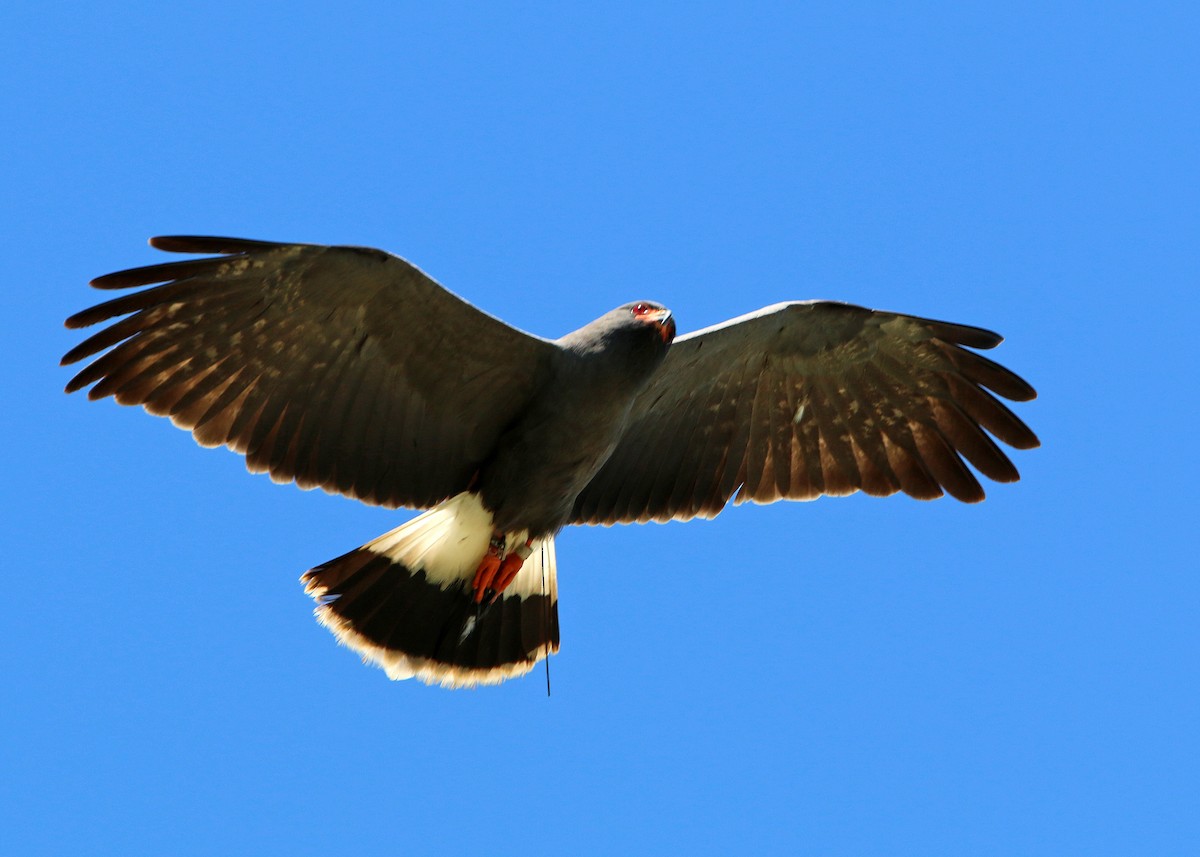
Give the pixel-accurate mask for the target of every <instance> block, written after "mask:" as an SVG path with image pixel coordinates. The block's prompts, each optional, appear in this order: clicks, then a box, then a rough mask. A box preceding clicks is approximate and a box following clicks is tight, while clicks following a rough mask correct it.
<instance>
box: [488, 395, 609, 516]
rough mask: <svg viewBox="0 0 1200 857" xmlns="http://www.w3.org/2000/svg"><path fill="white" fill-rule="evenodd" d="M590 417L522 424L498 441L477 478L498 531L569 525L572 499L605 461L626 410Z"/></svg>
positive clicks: (573, 500)
mask: <svg viewBox="0 0 1200 857" xmlns="http://www.w3.org/2000/svg"><path fill="white" fill-rule="evenodd" d="M588 416H589V417H590V418H589V419H578V420H570V421H566V420H561V419H554V420H548V421H545V422H541V423H538V424H536V425H528V424H526V425H525V426H524V427H523V429H524V430H522V431H515V432H512V433H511V434H510V435H509V437H510V438H512V440H511V441H510V442H508V443H504V442H502V444H501V446H500V448H499V450H498V451H497V454H496V456H495V457H494V458H493V459H492V461H491V462H489V464H488V466H486V467H485V468H484V469H483V470H482V471H481V473H480V480H479V483H480V484H479V488H480V492H481V493H482V495H483V501H484V505H486V506H487V507H488V508H489V509H492V510H493V512H494V514H495V521H496V528H497V529H499V530H501V531H503V532H510V531H515V530H528V531H529V532H530V534H531V535H534V536H540V535H547V534H549V533H553V532H554V531H556V530H558V529H560V528H561V527H562V526H563V525H564V524H565V523H566V522H567V520H568V519H569V518H570V514H571V510H572V508H573V507H574V505H575V498H576V497H578V496H579V493H580V492H581V491H582V490H583V489H584V488H585V487H586V486H587V484H588V482H590V481H591V479H592V477H593V476H595V475H596V472H597V471H598V470H599V469H600V468H601V467H602V466H603V465H604V462H606V461H607V460H608V457H609V456H610V455H611V454H612V451H613V449H614V448H615V447H616V444H617V440H618V439H619V437H620V433H621V431H622V430H623V428H624V423H625V410H622V411H621V412H620V413H618V414H609V413H596V412H594V411H591V412H589V413H588Z"/></svg>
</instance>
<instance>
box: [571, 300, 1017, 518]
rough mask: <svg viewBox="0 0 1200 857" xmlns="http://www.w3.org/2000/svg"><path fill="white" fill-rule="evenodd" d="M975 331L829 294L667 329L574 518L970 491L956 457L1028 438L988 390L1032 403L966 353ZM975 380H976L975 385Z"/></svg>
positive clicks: (991, 457) (961, 495)
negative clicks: (665, 343) (666, 340)
mask: <svg viewBox="0 0 1200 857" xmlns="http://www.w3.org/2000/svg"><path fill="white" fill-rule="evenodd" d="M1000 341H1001V337H999V336H998V335H996V334H994V333H992V332H990V331H987V330H983V329H981V328H976V327H969V326H965V325H958V324H951V323H948V322H941V321H935V320H932V319H923V318H916V317H914V316H906V315H898V314H894V313H887V312H879V311H875V310H869V309H865V308H863V307H858V306H853V305H850V304H842V303H835V302H831V301H807V302H796V303H788V304H778V305H776V306H771V307H766V308H765V309H762V310H759V311H758V312H756V313H751V314H749V315H747V316H743V317H741V318H737V319H733V320H732V321H728V322H725V323H724V324H720V325H717V326H715V327H711V328H708V329H706V330H702V331H698V332H696V333H692V334H689V335H687V336H683V337H680V338H679V339H677V340H676V341H675V343H674V344H673V345H672V346H671V350H670V351H669V352H668V355H667V358H666V360H665V361H664V362H663V364H662V366H661V367H660V369H659V371H658V373H657V374H656V375H655V376H654V378H653V379H652V380H651V381H650V383H649V384H648V385H647V387H646V388H645V389H644V390H643V392H642V393H641V394H640V396H639V398H638V400H637V402H636V403H635V405H634V408H633V416H632V417H631V420H630V423H629V427H628V429H627V430H626V433H625V434H624V436H623V437H622V439H621V442H620V443H619V444H618V445H617V447H616V449H615V450H614V452H613V454H612V456H611V457H610V458H609V459H608V461H607V462H606V463H605V465H604V467H603V468H602V469H601V470H600V472H599V473H597V474H596V476H595V478H594V479H593V480H592V482H591V483H590V484H589V485H588V486H587V488H585V489H584V491H583V492H582V493H581V494H580V496H579V498H578V501H577V502H576V505H575V510H574V515H573V522H574V523H580V524H613V523H627V522H633V521H649V520H655V521H666V520H672V519H675V520H686V519H689V518H693V517H713V516H715V515H716V514H717V513H718V512H720V511H721V509H723V508H724V507H725V505H726V503H727V502H728V501H729V500H730V499H733V501H734V502H735V503H741V502H746V501H751V502H755V503H771V502H774V501H776V500H782V499H791V500H811V499H815V498H816V497H819V496H821V495H825V494H828V495H844V494H850V493H853V492H855V491H863V492H864V493H867V494H870V495H873V496H887V495H890V494H894V493H897V492H900V491H903V492H904V493H907V494H910V495H911V496H913V497H917V498H920V499H932V498H935V497H939V496H942V494H943V493H949V494H950V495H952V496H954V497H956V498H958V499H960V500H963V501H966V502H977V501H979V500H982V499H983V496H984V493H983V488H982V487H981V486H980V485H979V482H978V480H977V479H976V478H975V475H974V474H973V473H972V471H971V469H970V468H968V467H967V466H966V464H965V463H964V461H963V459H964V458H965V459H966V460H967V461H969V462H970V463H971V465H973V466H974V467H975V468H976V469H977V470H978V471H979V472H980V473H982V474H983V475H985V476H987V477H988V478H990V479H993V480H996V481H999V482H1012V481H1016V479H1017V478H1018V474H1017V470H1016V468H1015V467H1014V466H1013V464H1012V462H1011V461H1009V459H1008V457H1007V456H1006V455H1005V454H1004V452H1003V451H1001V449H1000V447H999V446H998V445H997V444H996V442H995V440H993V437H995V438H997V439H999V440H1001V441H1003V442H1004V443H1007V444H1009V445H1010V446H1013V447H1016V448H1019V449H1028V448H1032V447H1035V446H1037V445H1038V440H1037V437H1036V436H1035V435H1034V434H1033V432H1032V431H1030V429H1029V428H1028V427H1027V426H1026V425H1025V424H1024V423H1022V422H1021V421H1020V420H1019V419H1018V418H1017V417H1016V416H1015V415H1013V414H1012V412H1011V411H1009V410H1008V408H1006V407H1005V406H1004V405H1002V404H1001V403H1000V402H999V401H998V400H997V399H996V398H995V396H993V395H992V394H991V393H989V392H988V390H991V391H992V393H996V394H998V395H999V396H1003V397H1005V398H1008V399H1012V400H1016V401H1025V400H1028V399H1032V398H1034V397H1035V395H1036V394H1035V392H1034V390H1033V388H1032V387H1030V386H1029V385H1028V384H1027V383H1026V382H1025V381H1023V380H1022V379H1020V378H1019V377H1018V376H1016V375H1015V374H1013V373H1012V372H1010V371H1009V370H1007V369H1005V368H1004V367H1002V366H999V365H998V364H996V363H993V362H992V361H990V360H988V359H987V358H985V357H982V356H981V355H979V354H976V353H975V352H973V351H969V350H967V349H968V348H992V347H994V346H995V345H997V344H999V342H1000ZM985 388H986V389H985Z"/></svg>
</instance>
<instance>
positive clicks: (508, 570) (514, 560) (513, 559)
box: [492, 539, 533, 595]
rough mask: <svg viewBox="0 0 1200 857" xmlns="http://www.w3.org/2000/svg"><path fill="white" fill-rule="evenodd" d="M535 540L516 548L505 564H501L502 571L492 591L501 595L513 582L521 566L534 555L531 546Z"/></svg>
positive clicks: (505, 560)
mask: <svg viewBox="0 0 1200 857" xmlns="http://www.w3.org/2000/svg"><path fill="white" fill-rule="evenodd" d="M532 544H533V539H530V540H529V541H527V542H525V544H524V546H522V547H518V548H514V549H513V550H512V552H511V553H509V554H508V556H506V557H505V558H504V562H502V563H501V564H500V571H499V572H498V573H497V574H496V581H495V583H493V584H492V589H494V590H495V591H496V594H497V595H499V594H500V593H501V592H503V591H504V590H505V588H506V587H507V586H508V585H509V584H510V583H512V582H513V578H514V577H516V576H517V573H518V572H519V571H520V570H521V566H523V565H525V560H526V559H528V558H529V554H530V553H532V550H531V546H532Z"/></svg>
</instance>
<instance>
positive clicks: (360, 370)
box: [62, 236, 556, 508]
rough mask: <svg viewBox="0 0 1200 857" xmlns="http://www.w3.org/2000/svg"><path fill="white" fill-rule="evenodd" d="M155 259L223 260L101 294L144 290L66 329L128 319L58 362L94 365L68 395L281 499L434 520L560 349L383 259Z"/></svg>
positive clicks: (325, 250) (315, 254) (312, 249)
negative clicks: (210, 449) (256, 478)
mask: <svg viewBox="0 0 1200 857" xmlns="http://www.w3.org/2000/svg"><path fill="white" fill-rule="evenodd" d="M151 244H152V245H153V246H155V247H157V248H159V249H163V250H168V251H172V252H181V253H218V254H224V255H218V256H210V257H207V258H202V259H189V260H184V261H179V262H169V263H166V264H161V265H153V266H149V267H143V268H135V269H132V270H128V271H120V272H117V273H114V274H108V275H106V276H103V277H99V278H97V279H96V280H93V281H92V285H93V286H95V287H96V288H100V289H126V288H137V287H143V286H148V287H149V288H142V289H141V290H140V291H136V292H133V293H131V294H128V295H125V296H123V297H119V298H116V299H114V300H111V301H108V302H106V303H102V304H100V305H98V306H95V307H92V308H91V309H87V310H84V311H83V312H80V313H77V314H76V315H74V316H72V317H71V318H69V319H68V320H67V326H68V327H72V328H78V327H86V326H89V325H92V324H96V323H99V322H108V321H110V320H112V319H117V318H118V317H120V316H124V318H120V319H119V320H117V321H113V322H112V323H111V324H109V325H108V326H106V327H104V328H102V329H101V330H100V331H99V332H98V333H96V334H94V335H93V336H91V337H90V338H89V339H87V340H85V341H84V342H82V343H80V344H79V345H78V346H76V347H75V348H73V349H72V350H71V351H70V352H68V353H67V355H66V356H65V357H64V358H63V361H62V362H63V363H64V364H68V363H74V362H76V361H79V360H82V359H84V358H88V357H94V358H95V359H94V360H93V361H92V362H91V363H90V364H89V365H87V366H86V367H84V368H83V369H82V370H81V371H80V372H79V373H78V374H77V375H76V376H75V377H74V378H73V379H72V380H71V381H70V383H69V384H68V385H67V392H73V391H75V390H78V389H81V388H83V387H86V386H87V385H89V384H94V386H93V387H92V389H91V390H90V391H89V393H88V396H89V398H92V399H98V398H103V397H104V396H110V395H111V396H113V397H114V398H115V399H116V400H117V401H118V402H120V403H121V404H126V405H142V406H143V407H144V408H145V409H146V410H147V411H149V412H150V413H154V414H159V415H165V416H170V418H171V420H172V422H174V423H175V424H176V425H178V426H180V427H182V428H186V429H189V430H190V431H191V432H192V434H193V435H194V436H195V438H196V440H197V441H199V442H200V443H201V444H203V445H205V446H221V445H224V446H228V447H230V448H231V449H234V450H236V451H237V452H239V453H242V454H244V455H245V456H246V464H247V467H248V468H249V469H250V470H252V471H256V472H261V471H266V472H268V473H270V475H271V477H272V478H273V479H275V480H276V481H281V482H287V481H295V482H296V483H297V484H298V485H300V486H301V487H303V488H312V487H320V488H323V489H325V490H326V491H330V492H336V493H340V494H345V495H348V496H351V497H356V498H358V499H360V500H363V501H365V502H368V503H374V504H379V505H383V506H393V507H394V506H410V507H416V508H425V507H429V506H432V505H434V504H436V503H437V502H439V501H441V500H442V499H445V498H446V497H448V496H450V495H451V494H453V493H456V492H457V491H460V490H462V489H463V488H465V487H466V484H467V483H468V481H469V480H470V478H471V477H472V475H473V473H474V471H475V468H476V467H477V466H478V463H479V461H480V459H481V458H482V457H483V456H484V455H486V453H487V452H489V451H490V449H491V447H492V445H493V444H494V442H495V440H496V439H497V438H498V437H499V435H500V433H501V432H502V431H503V430H504V428H505V427H506V426H507V425H508V423H509V422H510V421H511V420H512V419H513V417H514V416H515V414H516V413H517V411H518V410H519V409H520V408H521V406H522V405H523V404H524V403H525V402H526V401H527V400H528V399H529V397H530V396H531V395H532V394H533V392H534V391H535V390H536V389H537V388H538V386H540V384H542V383H543V381H544V379H545V377H546V373H547V369H548V366H549V363H550V361H551V360H552V359H553V354H554V352H555V349H556V346H554V345H553V343H550V342H548V341H546V340H543V339H540V338H537V337H534V336H530V335H528V334H525V333H523V332H521V331H519V330H516V329H515V328H512V327H510V326H508V325H507V324H505V323H504V322H502V321H500V320H499V319H496V318H494V317H492V316H490V315H488V314H486V313H484V312H483V311H481V310H479V309H477V308H475V307H473V306H471V305H470V304H468V303H467V302H466V301H463V300H462V299H461V298H459V297H457V296H456V295H454V294H452V293H451V292H449V291H447V290H446V289H444V288H442V287H441V286H440V285H438V284H437V283H436V282H434V281H433V280H432V279H430V278H429V277H427V276H426V275H425V274H424V273H422V272H421V271H420V270H418V269H417V268H416V267H414V266H412V265H410V264H409V263H408V262H406V261H404V260H402V259H400V258H398V257H396V256H392V255H390V254H388V253H384V252H382V251H379V250H373V249H369V248H359V247H326V246H320V245H311V244H275V243H271V242H263V241H246V240H242V239H231V238H200V237H187V236H173V237H164V238H154V239H151ZM106 349H108V350H107V352H106V353H103V354H101V352H105V350H106ZM96 355H99V356H96Z"/></svg>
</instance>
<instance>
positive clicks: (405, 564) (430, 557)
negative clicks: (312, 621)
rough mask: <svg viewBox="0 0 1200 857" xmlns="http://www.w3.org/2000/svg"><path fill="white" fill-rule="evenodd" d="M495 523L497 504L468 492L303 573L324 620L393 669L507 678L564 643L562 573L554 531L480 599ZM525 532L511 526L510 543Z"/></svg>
mask: <svg viewBox="0 0 1200 857" xmlns="http://www.w3.org/2000/svg"><path fill="white" fill-rule="evenodd" d="M491 533H492V516H491V514H490V513H489V512H488V511H487V510H486V509H484V507H483V505H482V503H480V501H479V498H478V496H477V495H475V494H470V493H463V494H459V495H458V496H456V497H452V498H451V499H449V500H447V501H446V502H444V503H442V504H441V505H439V506H437V507H435V508H433V509H431V510H429V511H428V512H426V513H424V514H423V515H420V516H419V517H416V518H414V519H413V520H411V521H409V522H408V523H406V524H403V525H402V526H400V527H397V528H396V529H394V530H392V531H391V532H389V533H385V534H384V535H382V536H380V537H379V538H377V539H375V540H373V541H370V542H367V544H365V545H363V546H362V547H360V548H357V549H356V550H353V551H350V553H347V554H344V555H343V556H340V557H338V558H337V559H334V560H330V561H329V562H327V563H325V564H324V565H319V566H317V567H316V568H313V569H311V570H309V571H308V572H306V573H305V574H304V575H303V576H302V577H301V578H300V579H301V581H302V582H303V583H304V584H305V592H307V593H308V594H309V595H311V596H312V597H313V598H314V599H315V600H316V601H317V605H318V606H317V609H316V616H317V619H318V621H320V622H321V624H323V625H325V626H326V627H327V628H329V629H330V630H331V631H333V633H334V635H335V636H336V637H337V638H338V641H339V642H340V643H342V644H343V645H345V646H348V647H349V648H351V649H353V650H354V651H356V652H358V653H359V654H360V655H362V658H363V660H364V661H365V662H372V663H376V664H378V665H379V666H381V667H382V668H383V669H384V670H385V671H386V672H387V674H388V676H389V677H390V678H393V679H405V678H411V677H413V676H415V677H416V678H418V679H420V680H421V681H424V682H426V683H428V684H441V685H443V686H446V687H468V686H472V685H476V684H498V683H499V682H502V681H504V680H505V679H508V678H512V677H513V676H518V675H522V674H524V673H527V672H529V671H530V670H531V669H533V667H534V665H535V664H537V662H538V661H540V660H542V659H543V658H545V657H546V656H547V655H548V654H552V653H554V652H557V651H558V643H559V637H558V583H557V580H556V577H555V562H554V539H553V537H547V538H544V539H538V540H535V541H534V542H533V545H532V548H533V552H532V553H531V554H530V556H529V558H528V559H527V560H526V561H525V565H524V566H523V567H522V568H521V571H520V572H519V573H518V574H517V576H516V577H515V578H514V579H513V581H512V583H511V584H509V585H508V586H507V587H506V588H505V590H504V592H502V593H501V594H500V596H499V597H497V598H496V599H495V601H493V602H492V603H490V604H483V605H480V604H476V603H475V602H474V600H473V598H472V597H471V596H472V589H471V580H472V578H473V577H474V575H475V570H476V568H478V566H479V562H480V560H482V559H483V556H484V554H485V553H486V552H487V548H488V541H489V539H490V538H491ZM524 540H525V534H523V533H517V534H510V536H509V542H510V547H511V546H514V545H516V544H517V543H523V542H524Z"/></svg>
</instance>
